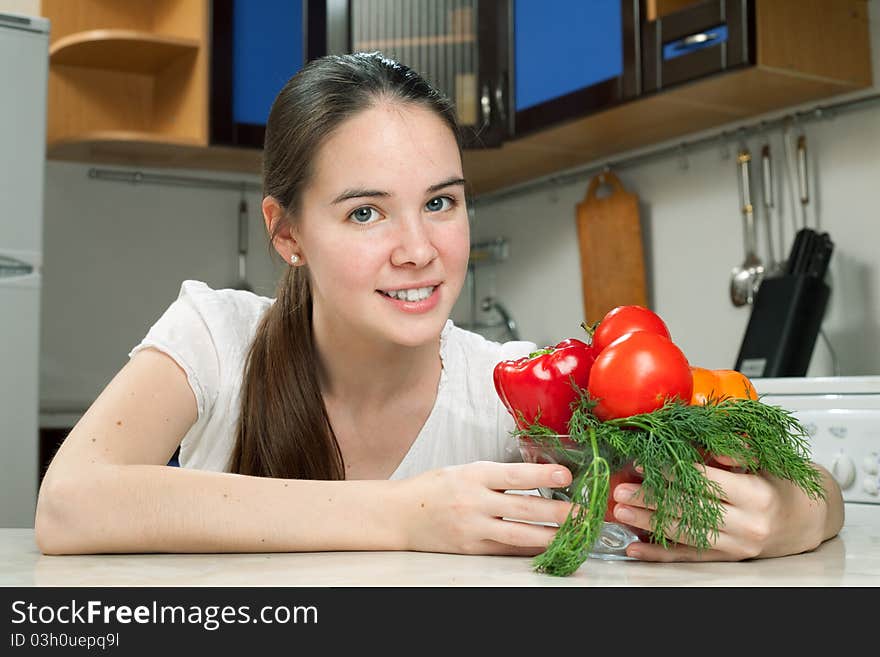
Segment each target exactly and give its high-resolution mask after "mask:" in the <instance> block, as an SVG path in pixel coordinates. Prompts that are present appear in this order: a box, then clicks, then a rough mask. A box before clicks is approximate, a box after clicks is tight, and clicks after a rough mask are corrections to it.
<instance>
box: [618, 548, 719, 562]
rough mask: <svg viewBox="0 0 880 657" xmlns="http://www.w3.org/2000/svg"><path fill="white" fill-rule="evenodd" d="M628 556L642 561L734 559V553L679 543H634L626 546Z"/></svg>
mask: <svg viewBox="0 0 880 657" xmlns="http://www.w3.org/2000/svg"><path fill="white" fill-rule="evenodd" d="M626 556H628V557H633V558H634V559H638V560H640V561H658V562H659V561H662V562H667V563H668V562H672V561H734V560H735V558H734V557H733V556H732V555H729V554H725V553H724V552H722V551H720V550H714V549H709V550H698V549H697V548H695V547H692V546H690V545H681V544H679V543H676V544H673V545H670V546H669V547H663V546H662V545H659V544H657V543H633V544H632V545H630V546H629V547H627V548H626Z"/></svg>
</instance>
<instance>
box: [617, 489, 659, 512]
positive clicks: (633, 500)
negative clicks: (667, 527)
mask: <svg viewBox="0 0 880 657" xmlns="http://www.w3.org/2000/svg"><path fill="white" fill-rule="evenodd" d="M611 496H612V499H613V500H614V501H615V502H619V503H621V504H628V505H630V506H639V507H642V508H644V509H651V510H656V509H657V505H656V504H648V503H647V502H646V501H645V491H644V489H643V488H642V487H641V486H640V485H639V484H618V485H617V486H615V487H614V490H613V491H612V492H611Z"/></svg>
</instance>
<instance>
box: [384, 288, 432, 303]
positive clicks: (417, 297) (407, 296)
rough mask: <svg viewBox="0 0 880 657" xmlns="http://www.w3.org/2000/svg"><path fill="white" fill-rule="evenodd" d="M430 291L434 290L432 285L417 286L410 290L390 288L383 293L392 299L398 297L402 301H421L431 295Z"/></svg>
mask: <svg viewBox="0 0 880 657" xmlns="http://www.w3.org/2000/svg"><path fill="white" fill-rule="evenodd" d="M435 287H436V286H435ZM432 292H434V287H419V288H414V289H412V290H391V291H389V292H385V294H386V295H388V296H389V297H391V298H393V299H400V300H402V301H421V300H422V299H427V298H428V297H429V296H431V293H432Z"/></svg>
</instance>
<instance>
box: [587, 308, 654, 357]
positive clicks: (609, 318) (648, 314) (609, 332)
mask: <svg viewBox="0 0 880 657" xmlns="http://www.w3.org/2000/svg"><path fill="white" fill-rule="evenodd" d="M634 331H648V332H649V333H656V334H657V335H662V336H663V337H664V338H666V339H667V340H671V339H672V336H671V335H670V334H669V329H668V328H667V327H666V323H665V322H664V321H663V320H662V319H660V315H658V314H657V313H654V312H652V311H650V310H648V309H647V308H645V307H643V306H618V307H617V308H615V309H614V310H611V311H609V312H608V314H607V315H605V317H603V318H602V321H601V322H599V326H597V327H596V331H595V332H594V333H593V342H592V344H593V348H594V349H595V350H596V353H597V354H599V353H601V352H602V350H603V349H604V348H605V347H607V346H608V345H610V344H611V343H612V342H614V341H615V340H617V339H618V338H620V337H623V336H624V335H626V334H627V333H633V332H634Z"/></svg>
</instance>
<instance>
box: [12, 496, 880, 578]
mask: <svg viewBox="0 0 880 657" xmlns="http://www.w3.org/2000/svg"><path fill="white" fill-rule="evenodd" d="M0 586H172V587H173V586H269V587H279V586H880V505H870V504H854V503H849V504H847V505H846V521H845V524H844V528H843V530H842V531H841V532H840V535H838V536H837V537H835V538H833V539H831V540H830V541H826V542H825V543H823V544H822V545H821V546H819V548H817V549H816V550H814V551H812V552H808V553H805V554H799V555H793V556H789V557H782V558H778V559H759V560H755V561H748V562H739V563H677V564H653V563H642V562H638V561H600V560H596V559H590V560H588V561H587V562H586V563H585V564H584V565H583V566H582V567H581V568H580V569H579V570H578V571H577V572H576V573H575V574H574V575H572V576H570V577H551V576H549V575H541V574H538V573H535V572H534V571H533V570H532V568H531V559H530V558H527V557H485V556H467V555H453V554H432V553H421V552H356V553H353V552H308V553H272V554H265V553H253V554H105V555H72V556H46V555H43V554H40V552H39V551H38V550H37V547H36V545H35V544H34V532H33V529H0Z"/></svg>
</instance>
